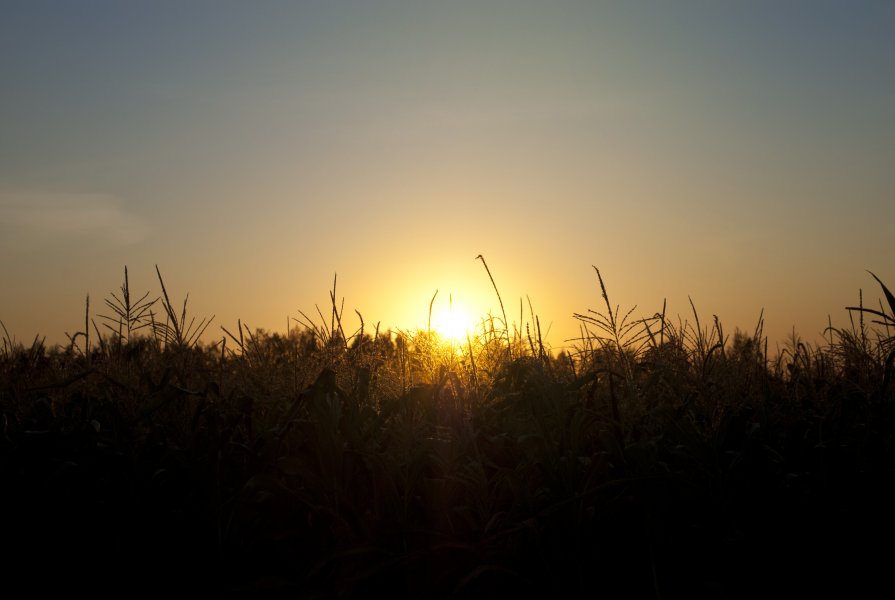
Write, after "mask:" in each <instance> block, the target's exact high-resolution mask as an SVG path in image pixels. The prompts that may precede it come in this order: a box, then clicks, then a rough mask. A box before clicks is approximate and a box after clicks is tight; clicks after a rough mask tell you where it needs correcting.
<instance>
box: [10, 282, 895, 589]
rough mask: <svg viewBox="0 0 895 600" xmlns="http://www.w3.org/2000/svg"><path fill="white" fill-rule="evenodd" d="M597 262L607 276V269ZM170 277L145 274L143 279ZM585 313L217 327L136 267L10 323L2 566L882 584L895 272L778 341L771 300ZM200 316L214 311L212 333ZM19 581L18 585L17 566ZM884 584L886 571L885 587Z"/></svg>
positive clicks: (441, 582) (189, 583)
mask: <svg viewBox="0 0 895 600" xmlns="http://www.w3.org/2000/svg"><path fill="white" fill-rule="evenodd" d="M598 276H599V273H598ZM159 280H160V283H161V277H159ZM599 284H600V289H601V291H602V296H603V297H602V298H600V299H599V300H600V302H601V305H602V306H603V310H601V311H599V312H597V311H588V312H587V313H583V314H579V315H576V318H577V319H578V320H579V321H580V323H581V327H582V336H581V339H579V340H577V342H576V349H575V350H574V351H573V352H563V353H559V354H554V353H551V352H550V351H549V350H548V349H546V348H544V346H543V345H542V344H541V342H540V341H539V335H538V328H539V325H538V322H537V318H536V317H535V316H534V315H533V314H532V315H531V322H530V323H529V324H528V325H525V326H516V325H510V326H509V327H507V326H506V325H505V324H506V323H507V319H506V317H505V315H500V316H498V317H489V318H487V319H484V320H483V321H482V323H481V327H480V329H479V331H478V332H477V334H476V335H475V336H474V337H472V336H471V337H470V338H469V339H467V340H466V341H465V342H464V343H463V344H457V345H451V344H450V343H448V342H444V341H439V340H438V339H437V338H436V336H435V335H434V334H430V333H427V332H426V331H420V332H412V333H407V332H403V333H398V334H395V333H394V332H384V331H378V330H377V329H376V328H373V327H369V326H367V327H364V326H363V325H362V326H361V327H360V329H359V330H358V331H355V332H352V333H347V334H346V332H345V330H344V327H343V325H342V324H343V323H344V319H343V316H344V315H343V314H342V311H341V308H340V307H339V306H338V303H337V302H336V295H335V289H333V292H332V295H331V298H332V300H333V302H332V305H333V306H332V307H331V310H330V309H328V310H327V311H326V312H327V313H328V314H327V315H326V316H324V314H323V313H322V312H319V311H318V313H317V315H318V317H319V318H318V319H314V320H311V319H309V318H307V317H305V316H304V315H302V319H301V320H300V323H296V326H295V327H294V328H292V330H291V331H289V332H288V334H275V333H265V332H263V331H250V329H249V328H248V327H247V326H245V325H243V324H241V323H238V324H236V325H234V326H232V327H227V329H226V330H223V331H221V337H220V338H219V340H218V342H217V343H215V344H208V343H204V342H203V343H200V342H199V341H198V334H199V333H200V332H201V331H202V330H203V329H205V328H206V327H207V322H200V323H199V324H196V322H195V321H192V320H190V318H189V317H188V316H187V314H186V304H185V303H184V305H183V309H181V310H177V309H175V307H174V305H173V304H172V303H171V301H170V299H169V297H168V292H167V290H164V288H163V284H162V295H161V297H160V298H159V299H158V300H157V301H151V300H149V299H148V298H149V296H144V297H142V298H140V300H139V301H135V300H134V299H132V298H131V294H130V290H129V289H128V286H127V281H126V280H125V284H124V285H123V286H122V288H121V290H120V291H118V292H116V293H115V294H113V295H110V297H109V300H107V301H106V303H105V304H104V305H103V307H102V309H101V310H100V311H98V312H100V313H104V315H105V316H101V315H95V316H91V313H90V311H89V308H88V311H87V319H85V328H84V331H81V332H78V333H76V334H75V335H73V336H71V338H70V339H71V343H70V344H68V345H67V346H66V347H57V348H52V349H50V348H46V347H45V346H44V344H43V343H42V342H41V341H40V340H35V341H34V343H33V344H31V345H30V346H28V345H23V344H21V343H18V342H16V341H15V340H12V339H10V338H9V336H6V338H5V340H4V341H3V343H2V344H0V347H2V353H0V409H2V414H3V416H2V428H3V435H2V439H0V444H2V451H0V488H2V493H0V498H2V499H0V502H2V505H0V508H2V519H3V531H2V537H0V544H2V547H3V557H4V558H3V572H4V575H3V577H2V583H0V585H2V586H3V587H4V588H5V589H7V590H10V589H26V590H30V591H34V592H37V591H44V590H47V589H50V588H52V589H60V590H84V591H87V592H90V593H92V594H99V595H112V594H114V595H116V596H130V595H133V594H139V593H142V592H145V591H159V592H165V593H176V592H180V591H186V592H193V593H214V594H221V593H223V594H243V593H257V592H264V591H276V592H285V593H288V594H289V595H292V596H294V597H298V598H343V597H372V596H373V595H374V594H377V593H378V594H384V597H388V598H417V597H422V598H429V597H432V598H448V597H451V598H453V597H461V598H462V597H483V596H489V595H494V597H504V596H508V595H511V594H512V595H516V596H522V597H527V596H536V595H538V596H543V597H557V598H560V597H608V598H611V597H625V598H641V597H642V598H671V597H697V598H698V597H707V598H754V597H769V596H771V597H773V596H780V595H783V594H786V595H792V594H794V595H796V596H795V597H802V596H806V595H808V594H810V593H815V592H823V593H825V595H826V594H829V593H835V594H837V595H839V594H842V595H848V596H852V595H853V594H858V595H863V594H866V593H868V592H870V591H873V590H877V589H889V590H891V577H890V574H891V572H892V564H893V562H892V561H893V558H895V552H893V550H892V545H893V543H895V516H893V515H895V476H893V469H895V448H893V437H895V436H893V434H895V384H893V383H892V382H891V379H892V363H893V354H895V341H893V332H895V328H893V326H895V320H893V315H892V311H895V299H893V298H892V296H891V294H889V293H888V290H886V289H885V287H884V286H883V287H882V290H883V293H884V295H885V298H886V304H887V305H886V306H883V305H880V307H879V309H870V308H866V307H864V306H858V307H855V308H854V309H851V310H850V311H849V313H850V314H851V315H852V316H853V320H852V325H851V327H850V328H848V329H832V328H831V329H829V330H828V331H827V335H828V339H827V342H825V343H824V344H821V345H809V344H805V343H802V342H800V341H799V340H798V339H797V338H795V336H794V339H792V340H790V342H789V344H788V345H786V346H785V347H784V349H783V351H782V352H780V353H779V354H778V355H776V356H774V357H769V356H768V351H767V341H766V339H765V338H764V337H763V334H762V329H761V323H760V322H759V324H758V327H757V328H756V330H755V331H754V332H751V333H748V334H744V333H742V332H735V333H734V334H733V335H728V334H727V333H726V332H725V331H724V330H723V328H722V325H721V324H720V323H719V322H718V321H717V319H715V320H714V321H711V322H709V323H708V324H706V323H705V322H700V321H699V316H698V315H697V314H696V311H695V309H694V311H693V314H692V316H691V317H690V318H691V319H692V321H682V320H680V319H678V320H677V321H676V323H673V322H672V321H671V320H670V319H666V317H665V315H664V314H656V315H655V316H653V317H651V318H649V319H644V320H635V319H633V318H632V317H631V315H632V314H633V313H628V316H627V317H626V316H625V315H624V314H623V313H620V312H619V310H618V309H617V308H613V307H612V305H611V304H610V301H609V298H608V297H607V295H606V291H605V288H604V287H602V285H603V282H602V279H599ZM209 332H210V330H208V329H206V335H205V338H203V339H207V338H208V337H209V335H210V334H209ZM23 586H24V587H23ZM880 586H882V587H880Z"/></svg>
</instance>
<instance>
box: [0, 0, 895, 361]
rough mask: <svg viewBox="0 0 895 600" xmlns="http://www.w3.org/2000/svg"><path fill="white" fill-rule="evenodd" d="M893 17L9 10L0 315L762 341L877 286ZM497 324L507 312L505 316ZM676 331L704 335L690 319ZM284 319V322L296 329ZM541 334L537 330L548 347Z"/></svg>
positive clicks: (664, 10)
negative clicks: (491, 321) (172, 307)
mask: <svg viewBox="0 0 895 600" xmlns="http://www.w3.org/2000/svg"><path fill="white" fill-rule="evenodd" d="M893 31H895V3H893V2H889V1H880V2H861V1H854V2H825V1H822V0H821V1H810V2H801V1H788V2H779V1H769V2H765V1H750V2H741V3H732V2H708V1H706V2H692V1H681V2H673V3H672V2H667V3H666V2H663V3H657V2H583V1H576V2H569V1H556V2H528V1H525V0H515V1H506V2H505V1H490V0H477V1H451V2H445V1H443V0H442V1H438V2H426V1H420V0H413V1H392V0H389V1H374V0H369V1H367V0H365V1H295V2H271V1H261V2H251V3H249V2H225V1H215V2H203V1H191V2H182V1H165V0H155V1H131V2H120V1H117V0H116V1H108V2H99V1H92V0H85V1H82V2H67V1H58V2H47V1H40V0H27V1H11V0H0V281H2V285H0V320H2V322H3V324H4V325H5V326H6V328H7V329H8V330H9V332H10V333H11V334H12V335H14V336H16V338H17V339H19V340H20V341H24V342H26V343H28V342H30V340H31V339H33V337H34V336H35V335H37V334H40V335H41V336H46V338H47V341H48V342H51V343H56V342H64V341H65V333H66V332H68V333H73V332H75V331H77V330H79V329H83V322H84V302H85V296H86V295H87V294H89V295H90V298H91V309H92V313H94V314H107V313H108V311H103V299H105V298H108V297H109V293H110V292H113V291H117V290H118V289H119V287H120V285H121V283H122V281H123V270H124V267H125V266H127V267H128V271H129V274H130V284H131V288H132V293H134V294H136V295H140V294H142V293H143V292H145V291H151V292H152V295H153V296H156V295H158V293H159V286H158V282H157V279H156V273H155V265H158V268H159V269H160V271H161V273H162V275H163V277H164V279H165V285H166V287H167V289H168V291H169V293H170V294H171V296H172V301H174V302H175V303H180V302H182V299H183V298H184V296H185V295H186V294H187V293H189V310H190V312H191V313H192V314H195V315H197V316H199V317H202V316H211V315H215V319H214V323H213V325H212V326H211V328H209V330H208V336H209V338H212V339H213V338H219V337H220V336H221V335H223V333H222V332H221V330H220V326H221V325H223V326H224V327H227V328H228V329H231V331H232V330H233V329H234V328H235V327H236V323H237V319H241V320H242V322H244V323H246V324H248V325H249V326H250V327H251V328H253V329H254V328H256V327H261V328H264V329H267V330H271V331H280V332H282V331H285V329H286V327H287V324H288V323H289V322H290V321H289V319H292V318H296V317H299V315H300V313H299V311H304V312H305V313H306V314H308V315H310V316H313V315H316V310H315V305H319V306H320V307H321V309H322V310H323V311H324V312H325V313H327V311H328V308H327V307H328V305H329V302H330V298H329V292H330V290H331V288H332V284H333V278H334V276H335V275H337V276H338V281H337V289H336V295H337V297H338V298H340V299H341V298H343V297H344V299H345V314H346V315H347V319H346V330H351V329H354V328H356V326H357V324H358V319H357V317H356V315H355V314H354V310H357V311H359V312H360V313H361V314H362V315H363V317H364V319H365V321H366V323H367V327H371V326H372V324H374V323H376V322H379V323H380V327H381V328H382V329H386V328H389V327H391V328H400V329H413V328H416V327H425V325H426V321H427V314H428V310H429V303H430V300H431V299H432V296H433V294H434V293H435V291H436V290H438V295H437V297H436V298H435V303H434V306H435V310H436V311H439V310H444V309H445V307H447V306H449V304H450V303H453V304H454V305H456V306H458V307H462V310H465V311H466V312H467V313H469V314H471V315H473V316H474V317H476V318H478V317H480V316H481V315H486V314H488V313H489V312H490V313H491V314H499V307H498V304H497V298H496V295H495V293H494V288H493V287H492V284H491V280H490V279H489V276H488V273H487V272H486V271H485V269H484V267H483V264H482V262H481V261H479V260H476V256H478V255H482V256H483V257H484V258H485V260H486V261H487V263H488V267H489V268H490V270H491V274H492V275H493V276H494V281H495V283H496V285H497V287H498V289H499V291H500V294H501V297H502V298H503V300H504V302H505V304H506V307H507V312H508V313H509V314H508V317H509V319H510V320H511V321H516V322H518V321H519V305H520V301H521V302H522V303H523V306H524V311H523V312H524V315H523V319H524V320H530V317H529V314H530V310H529V301H530V303H531V307H532V309H533V310H534V312H535V313H536V314H537V315H538V317H539V320H540V323H541V327H542V331H543V332H544V334H545V335H546V336H547V339H548V341H549V342H550V344H551V345H552V346H553V347H554V348H561V347H563V346H569V345H572V344H573V342H569V341H568V340H571V339H573V338H575V337H576V336H578V335H580V330H579V326H578V322H577V321H576V320H575V319H574V318H573V314H574V313H576V312H577V313H584V312H586V311H587V310H588V309H594V310H602V309H604V305H603V301H602V298H601V296H600V288H599V284H598V282H597V278H596V274H595V272H594V269H593V267H594V266H596V267H598V268H599V269H600V272H601V274H602V275H603V277H604V280H605V282H606V285H607V289H608V292H609V296H610V300H611V302H612V304H613V305H615V304H618V305H620V306H621V310H622V313H624V312H626V311H627V310H628V309H629V308H631V307H634V306H635V305H636V307H637V308H636V309H635V310H634V312H633V313H632V315H633V316H635V317H647V316H651V315H652V314H654V313H655V312H656V311H659V310H661V308H662V304H663V301H666V300H667V306H668V309H667V312H668V314H669V315H670V316H673V317H675V318H676V316H677V315H680V317H681V318H682V319H686V318H691V317H690V315H691V308H690V301H689V299H692V301H693V303H694V304H695V306H696V309H697V311H698V312H699V315H700V319H702V321H703V322H706V321H711V319H712V316H713V315H717V316H718V317H719V319H720V320H721V322H722V323H723V324H724V326H725V330H726V331H727V332H732V331H733V330H734V328H736V327H739V328H741V329H744V330H748V331H752V330H753V329H754V328H755V325H756V322H757V320H758V317H759V314H760V313H761V311H762V310H763V311H764V319H765V333H766V334H767V335H768V337H769V340H770V345H771V347H773V346H774V344H775V343H781V342H782V341H783V340H785V338H786V337H787V336H788V335H789V334H790V333H791V332H792V331H793V330H795V331H796V332H797V333H799V334H800V335H801V336H803V337H804V338H806V339H808V340H819V339H820V336H821V335H822V334H823V330H824V328H825V327H826V326H827V323H828V317H829V318H830V319H831V320H832V323H833V325H834V326H845V325H847V324H848V314H847V312H846V311H845V310H844V307H845V306H846V305H853V304H855V303H857V299H858V290H859V289H863V293H864V299H865V302H866V303H871V304H873V303H875V302H877V299H878V298H879V297H880V296H881V294H880V290H879V288H878V286H877V284H876V282H875V281H873V279H872V278H871V277H870V275H869V274H868V273H867V272H866V270H867V269H869V270H871V271H873V272H874V273H876V274H877V275H878V276H879V277H880V278H881V279H882V280H883V281H884V282H890V283H888V285H889V286H890V287H892V286H895V243H893V226H895V35H892V32H893ZM514 315H515V316H514ZM691 320H692V318H691ZM294 325H295V322H294V321H292V326H294ZM548 331H549V333H548Z"/></svg>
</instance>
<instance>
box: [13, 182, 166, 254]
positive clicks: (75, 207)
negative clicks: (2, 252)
mask: <svg viewBox="0 0 895 600" xmlns="http://www.w3.org/2000/svg"><path fill="white" fill-rule="evenodd" d="M149 233H150V227H149V225H148V223H146V221H145V220H144V219H143V218H141V217H139V216H137V215H135V214H132V213H130V212H129V211H128V210H127V208H126V207H125V206H123V204H122V202H121V201H120V199H119V198H117V197H115V196H113V195H110V194H82V193H64V192H42V191H29V190H0V245H2V246H3V247H5V248H7V249H20V250H21V249H30V248H35V247H40V246H45V245H57V244H64V243H68V242H74V241H78V242H87V243H96V244H101V245H113V246H124V245H130V244H135V243H138V242H141V241H143V240H145V239H146V238H147V237H148V236H149Z"/></svg>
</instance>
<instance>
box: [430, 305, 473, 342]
mask: <svg viewBox="0 0 895 600" xmlns="http://www.w3.org/2000/svg"><path fill="white" fill-rule="evenodd" d="M432 329H433V330H434V331H435V332H437V333H438V335H439V336H441V337H443V338H445V339H447V340H454V341H462V340H465V339H466V334H467V332H470V331H471V330H472V318H471V317H470V316H469V313H468V312H467V311H466V310H465V309H464V308H463V307H462V306H460V305H458V304H457V303H456V302H451V303H450V305H449V306H446V307H443V308H441V309H436V310H435V311H434V312H433V313H432Z"/></svg>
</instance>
